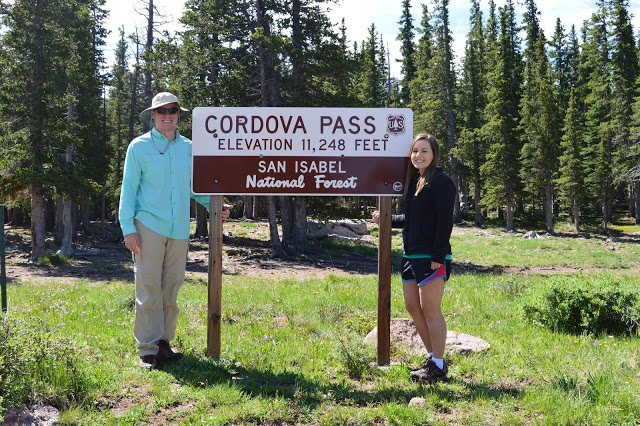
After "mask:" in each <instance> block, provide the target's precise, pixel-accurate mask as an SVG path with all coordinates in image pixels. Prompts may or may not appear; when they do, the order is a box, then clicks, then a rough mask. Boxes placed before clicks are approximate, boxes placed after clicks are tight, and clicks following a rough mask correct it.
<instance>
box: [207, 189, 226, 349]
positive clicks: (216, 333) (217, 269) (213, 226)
mask: <svg viewBox="0 0 640 426" xmlns="http://www.w3.org/2000/svg"><path fill="white" fill-rule="evenodd" d="M209 200H210V204H209V205H210V207H209V209H210V213H209V297H208V300H209V302H208V309H207V356H208V357H210V358H213V359H215V360H219V359H220V347H221V344H220V336H221V321H222V219H221V218H220V211H221V210H222V201H223V200H222V195H212V196H210V197H209Z"/></svg>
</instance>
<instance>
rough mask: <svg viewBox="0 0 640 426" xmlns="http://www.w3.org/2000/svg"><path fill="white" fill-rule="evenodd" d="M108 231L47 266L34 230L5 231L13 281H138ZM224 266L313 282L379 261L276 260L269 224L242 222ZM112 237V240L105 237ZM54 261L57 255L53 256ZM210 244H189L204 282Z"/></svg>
mask: <svg viewBox="0 0 640 426" xmlns="http://www.w3.org/2000/svg"><path fill="white" fill-rule="evenodd" d="M108 226H109V227H110V228H111V229H110V230H109V231H107V232H103V231H102V230H101V225H100V224H95V225H93V227H92V235H90V236H88V237H87V236H84V235H79V236H78V239H77V241H75V242H74V249H75V254H74V256H73V257H72V258H70V259H68V261H67V262H66V263H64V264H62V265H57V266H56V265H53V264H49V263H47V262H46V261H45V262H41V263H40V264H34V263H32V262H30V261H29V252H30V233H29V230H28V229H17V228H9V227H7V228H5V234H6V235H7V238H6V267H7V279H8V281H9V282H10V283H11V282H16V283H20V282H26V281H27V280H28V281H30V282H34V281H35V282H38V281H47V280H52V279H55V280H56V281H57V282H63V283H64V282H66V283H74V282H76V281H78V280H87V281H94V282H96V281H97V282H105V281H113V280H129V281H132V280H133V262H132V258H131V253H130V252H129V251H128V250H127V249H126V248H125V246H124V244H123V243H122V241H119V240H118V238H117V230H116V229H113V226H112V225H108ZM224 229H225V234H226V235H225V237H224V240H223V258H222V267H223V274H224V275H243V276H250V277H273V278H275V279H278V278H286V277H296V278H302V279H304V278H310V277H316V278H318V277H326V276H328V275H330V274H336V275H337V274H359V275H362V274H376V273H377V268H378V260H377V257H376V256H366V255H362V254H359V253H349V252H347V251H345V252H331V253H329V252H328V251H327V250H325V249H322V248H318V247H312V248H311V250H310V251H309V252H308V253H305V254H301V255H298V256H290V257H287V258H284V259H280V258H274V257H272V256H271V249H270V243H269V239H268V238H269V234H268V224H267V223H264V222H256V223H255V226H253V227H245V226H242V225H241V224H240V223H239V222H230V223H227V224H225V228H224ZM103 235H106V238H105V237H103ZM114 235H115V237H114ZM47 249H48V252H49V253H50V254H51V255H53V254H54V253H55V250H56V248H55V245H54V244H53V241H52V238H51V236H49V238H47ZM49 257H52V256H49ZM208 265H209V243H208V241H207V239H192V240H191V241H190V244H189V259H188V261H187V273H188V274H187V275H189V273H192V274H193V275H195V276H196V277H199V278H201V277H202V276H203V275H204V276H206V274H207V273H208Z"/></svg>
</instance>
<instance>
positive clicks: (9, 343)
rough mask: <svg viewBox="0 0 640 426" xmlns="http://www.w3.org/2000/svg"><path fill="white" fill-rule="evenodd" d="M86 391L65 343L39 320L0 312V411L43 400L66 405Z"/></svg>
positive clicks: (55, 404)
mask: <svg viewBox="0 0 640 426" xmlns="http://www.w3.org/2000/svg"><path fill="white" fill-rule="evenodd" d="M87 393H88V382H87V380H86V378H85V377H84V374H83V372H82V371H81V370H80V369H79V368H78V358H77V355H76V354H75V353H74V351H73V349H72V347H71V346H70V345H69V344H68V343H64V342H62V341H60V340H57V339H55V338H54V337H53V335H52V334H51V333H50V332H49V331H48V330H46V327H45V326H44V324H42V323H41V322H39V321H37V320H36V321H33V322H32V323H26V322H21V321H18V320H15V319H13V318H12V317H11V316H10V315H2V316H0V411H2V408H7V407H10V406H21V405H29V404H38V403H42V402H45V403H47V404H51V405H54V406H57V407H59V408H60V407H63V406H67V405H69V403H71V402H72V401H77V400H78V399H80V398H82V397H83V396H85V395H87Z"/></svg>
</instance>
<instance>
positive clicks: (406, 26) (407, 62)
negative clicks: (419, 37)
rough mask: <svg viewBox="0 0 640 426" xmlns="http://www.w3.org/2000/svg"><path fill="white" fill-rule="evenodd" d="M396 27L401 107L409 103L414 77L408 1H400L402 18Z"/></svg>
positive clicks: (411, 26)
mask: <svg viewBox="0 0 640 426" xmlns="http://www.w3.org/2000/svg"><path fill="white" fill-rule="evenodd" d="M398 25H400V34H398V37H397V39H398V40H399V41H400V43H401V46H400V55H401V59H396V60H397V61H398V62H400V63H401V64H402V67H401V70H402V80H401V81H400V87H401V89H400V101H401V102H402V104H403V105H408V104H409V102H410V91H409V82H410V81H411V80H413V79H414V78H415V76H416V64H415V45H414V42H413V38H414V31H413V18H412V16H411V1H410V0H402V16H401V17H400V21H399V22H398Z"/></svg>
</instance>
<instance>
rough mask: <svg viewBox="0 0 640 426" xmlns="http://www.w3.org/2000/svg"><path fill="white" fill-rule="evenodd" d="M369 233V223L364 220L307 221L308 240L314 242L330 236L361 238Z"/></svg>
mask: <svg viewBox="0 0 640 426" xmlns="http://www.w3.org/2000/svg"><path fill="white" fill-rule="evenodd" d="M367 233H368V230H367V222H365V221H364V220H346V219H345V220H329V221H326V222H321V221H314V220H309V221H307V238H309V239H312V240H320V239H323V238H326V237H327V236H328V235H330V234H333V235H338V236H340V237H347V238H360V237H361V236H363V235H366V234H367Z"/></svg>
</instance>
